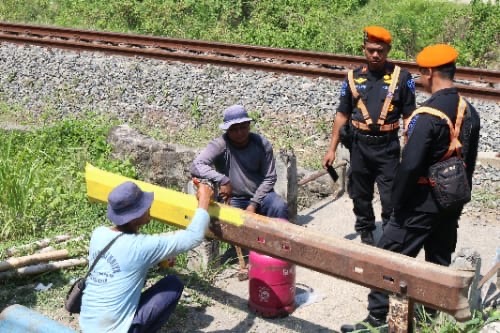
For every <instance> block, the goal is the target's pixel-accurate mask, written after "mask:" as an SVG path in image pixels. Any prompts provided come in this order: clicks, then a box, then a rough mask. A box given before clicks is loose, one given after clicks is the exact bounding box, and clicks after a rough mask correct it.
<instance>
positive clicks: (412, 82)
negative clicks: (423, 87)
mask: <svg viewBox="0 0 500 333" xmlns="http://www.w3.org/2000/svg"><path fill="white" fill-rule="evenodd" d="M406 85H407V86H408V88H410V90H411V91H412V92H413V93H415V81H413V79H409V80H408V81H406Z"/></svg>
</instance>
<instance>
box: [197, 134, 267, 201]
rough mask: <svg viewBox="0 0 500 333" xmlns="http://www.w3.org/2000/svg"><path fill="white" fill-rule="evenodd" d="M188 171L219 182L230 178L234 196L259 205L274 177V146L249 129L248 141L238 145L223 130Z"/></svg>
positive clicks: (220, 183) (222, 182)
mask: <svg viewBox="0 0 500 333" xmlns="http://www.w3.org/2000/svg"><path fill="white" fill-rule="evenodd" d="M191 175H192V176H193V177H197V178H203V179H208V180H210V181H212V182H215V183H217V184H219V185H224V184H227V183H228V182H231V186H232V189H233V192H232V196H233V197H248V198H249V199H250V201H252V202H253V203H256V204H258V205H260V204H261V203H262V200H263V199H264V196H265V195H266V194H267V193H269V192H272V191H273V190H274V184H275V183H276V179H277V176H276V167H275V160H274V154H273V147H272V145H271V143H270V142H269V141H268V140H267V139H266V138H264V137H263V136H261V135H259V134H256V133H250V140H249V142H248V145H247V146H246V147H244V148H237V147H235V146H233V145H232V144H231V143H230V141H229V139H228V138H227V136H226V134H224V135H222V136H220V137H218V138H216V139H214V140H212V141H211V142H210V143H209V144H208V145H207V147H206V148H205V149H203V150H202V151H201V152H200V154H199V155H198V156H197V157H196V158H195V160H194V161H193V164H192V165H191Z"/></svg>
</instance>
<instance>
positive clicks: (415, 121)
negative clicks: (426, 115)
mask: <svg viewBox="0 0 500 333" xmlns="http://www.w3.org/2000/svg"><path fill="white" fill-rule="evenodd" d="M419 117H420V115H419V114H417V115H415V116H414V117H413V118H411V120H410V123H409V124H408V132H407V133H408V138H409V137H410V136H411V133H413V129H414V128H415V124H416V123H417V120H418V118H419Z"/></svg>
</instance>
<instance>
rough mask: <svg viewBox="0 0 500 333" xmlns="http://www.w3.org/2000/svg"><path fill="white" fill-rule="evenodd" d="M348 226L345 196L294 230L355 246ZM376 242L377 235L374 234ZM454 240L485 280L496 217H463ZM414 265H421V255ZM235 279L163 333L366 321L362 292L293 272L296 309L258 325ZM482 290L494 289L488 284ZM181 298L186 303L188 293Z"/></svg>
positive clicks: (308, 214) (295, 328) (498, 227)
mask: <svg viewBox="0 0 500 333" xmlns="http://www.w3.org/2000/svg"><path fill="white" fill-rule="evenodd" d="M375 209H376V212H380V205H379V204H378V203H375ZM378 216H380V214H379V213H378ZM353 221H354V217H353V215H352V203H351V200H350V199H349V198H348V197H347V196H346V195H344V196H342V197H340V198H339V199H337V200H334V199H333V198H329V199H326V200H323V201H322V202H319V203H317V204H316V205H314V206H313V207H311V208H309V209H307V210H306V211H302V212H300V213H299V219H298V224H300V225H302V226H303V227H304V228H309V229H312V230H314V231H318V232H321V233H322V234H328V235H331V236H332V239H333V240H334V239H335V238H345V239H350V240H352V241H353V242H359V241H360V240H359V237H358V236H357V234H356V233H354V230H353ZM378 224H380V223H378ZM379 227H380V225H379ZM379 236H380V230H378V232H377V237H379ZM458 238H459V239H458V245H457V250H458V249H461V248H473V249H475V250H476V251H478V252H479V254H480V255H481V258H482V266H481V273H482V274H483V275H484V274H486V272H488V271H489V270H490V269H491V267H492V266H493V261H494V257H495V253H496V252H495V251H496V248H497V247H498V246H499V245H500V218H499V213H498V212H495V211H490V212H488V214H484V213H482V214H480V215H479V214H475V215H471V214H468V215H465V216H463V217H462V218H461V220H460V228H459V230H458ZM418 260H423V259H422V256H421V255H420V256H419V258H418ZM332 264H333V265H334V264H335V263H332ZM236 273H237V266H236V265H235V266H234V268H232V269H228V270H226V271H225V272H224V273H223V274H222V275H221V276H219V277H218V278H217V279H216V282H215V285H214V286H213V287H210V288H208V290H203V291H200V290H198V292H202V293H205V294H206V295H208V296H210V297H211V298H212V300H213V302H212V304H211V305H210V306H208V307H206V308H204V309H199V308H196V307H193V308H189V307H188V309H189V310H188V313H187V318H188V319H187V320H186V321H183V322H182V323H179V324H178V325H175V326H174V327H171V326H170V327H169V328H168V329H165V330H163V331H162V332H167V331H168V332H177V333H179V332H217V333H222V332H232V333H244V332H266V333H267V332H339V331H340V326H341V325H342V324H344V323H351V322H355V321H358V320H361V319H363V318H364V317H365V316H366V304H367V300H366V297H367V294H368V292H369V290H368V289H367V288H365V287H361V286H359V285H356V284H353V283H350V282H346V281H343V280H340V279H337V278H334V277H331V276H327V275H325V274H321V273H318V272H315V271H312V270H310V269H306V268H303V267H296V294H297V296H296V300H297V301H298V305H299V306H298V307H297V309H296V310H295V311H294V312H293V313H292V314H291V315H289V316H288V317H285V318H278V319H263V318H260V317H258V316H256V315H255V314H253V313H252V312H251V311H249V309H248V306H247V304H248V299H249V288H248V281H243V282H240V281H239V280H238V279H237V277H236ZM487 285H488V286H489V287H492V288H495V287H494V284H493V283H487ZM492 294H493V295H496V297H498V291H497V290H496V289H490V291H489V294H488V295H489V296H488V297H489V299H491V297H492V296H491V295H492ZM186 297H189V290H188V291H187V296H186ZM487 299H488V298H487ZM172 319H175V317H173V318H172ZM174 321H175V320H174Z"/></svg>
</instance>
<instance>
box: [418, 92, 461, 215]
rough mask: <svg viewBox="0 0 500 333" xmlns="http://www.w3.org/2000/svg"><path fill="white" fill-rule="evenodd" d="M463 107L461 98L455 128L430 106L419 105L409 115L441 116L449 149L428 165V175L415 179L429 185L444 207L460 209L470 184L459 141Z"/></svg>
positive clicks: (447, 119) (438, 201)
mask: <svg viewBox="0 0 500 333" xmlns="http://www.w3.org/2000/svg"><path fill="white" fill-rule="evenodd" d="M465 109H466V103H465V100H464V99H463V98H462V97H460V103H459V108H458V112H457V121H456V123H455V127H453V124H452V122H451V120H450V119H449V118H448V117H447V116H446V115H445V114H444V113H442V112H441V111H439V110H436V109H433V108H429V107H421V108H419V109H417V110H415V112H414V113H413V114H412V117H413V116H414V115H415V114H418V113H429V114H432V115H434V116H436V117H440V118H441V119H444V120H445V121H446V122H447V124H448V126H449V128H450V145H449V147H448V151H447V152H446V154H445V155H444V156H443V157H442V158H441V160H440V161H439V162H437V163H435V164H433V165H431V166H430V167H429V173H428V177H420V179H419V180H418V182H419V183H420V184H429V185H430V186H431V190H432V194H433V196H434V198H435V200H436V202H437V203H438V205H439V207H440V208H441V209H443V210H456V209H460V208H461V207H463V205H465V204H466V203H467V202H469V201H470V200H471V187H470V185H469V181H468V180H467V171H466V168H465V163H464V161H463V159H462V153H461V148H462V144H461V143H460V141H459V140H458V136H459V134H460V128H461V125H462V120H463V117H464V112H465ZM453 153H456V156H452V154H453Z"/></svg>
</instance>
